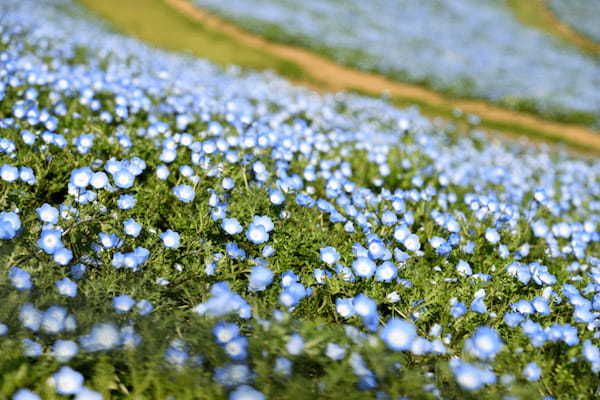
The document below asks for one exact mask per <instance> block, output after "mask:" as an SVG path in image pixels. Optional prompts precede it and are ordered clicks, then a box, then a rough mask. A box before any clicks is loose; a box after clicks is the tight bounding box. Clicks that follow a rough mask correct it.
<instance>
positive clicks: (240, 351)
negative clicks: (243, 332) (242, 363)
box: [224, 336, 248, 360]
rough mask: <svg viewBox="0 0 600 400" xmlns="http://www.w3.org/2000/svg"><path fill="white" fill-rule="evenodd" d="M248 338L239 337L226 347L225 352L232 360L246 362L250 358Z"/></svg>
mask: <svg viewBox="0 0 600 400" xmlns="http://www.w3.org/2000/svg"><path fill="white" fill-rule="evenodd" d="M247 347H248V338H246V337H243V336H238V337H236V338H233V339H231V340H230V341H228V342H227V343H226V344H225V345H224V349H225V352H226V353H227V355H228V356H229V358H231V359H232V360H244V359H246V357H248V350H247Z"/></svg>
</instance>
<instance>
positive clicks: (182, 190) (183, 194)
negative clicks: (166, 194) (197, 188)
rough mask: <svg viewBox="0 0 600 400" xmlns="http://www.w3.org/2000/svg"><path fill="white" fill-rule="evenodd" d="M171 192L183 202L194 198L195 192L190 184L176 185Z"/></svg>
mask: <svg viewBox="0 0 600 400" xmlns="http://www.w3.org/2000/svg"><path fill="white" fill-rule="evenodd" d="M173 194H174V195H175V197H177V198H178V199H179V200H181V201H183V202H184V203H189V202H191V201H193V200H194V198H195V197H196V193H194V188H193V187H191V186H190V185H184V184H182V185H177V186H175V187H174V188H173Z"/></svg>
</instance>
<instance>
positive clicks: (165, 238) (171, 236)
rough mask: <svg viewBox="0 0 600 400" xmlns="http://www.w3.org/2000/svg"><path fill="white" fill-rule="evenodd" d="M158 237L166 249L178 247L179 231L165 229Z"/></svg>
mask: <svg viewBox="0 0 600 400" xmlns="http://www.w3.org/2000/svg"><path fill="white" fill-rule="evenodd" d="M160 238H161V239H162V242H163V245H164V246H165V247H166V248H167V249H176V248H178V247H179V240H180V238H179V233H177V232H174V231H172V230H170V229H167V230H166V231H165V232H163V233H161V235H160Z"/></svg>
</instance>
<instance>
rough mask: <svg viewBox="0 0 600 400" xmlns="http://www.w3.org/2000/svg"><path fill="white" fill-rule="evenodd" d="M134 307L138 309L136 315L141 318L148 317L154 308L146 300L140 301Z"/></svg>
mask: <svg viewBox="0 0 600 400" xmlns="http://www.w3.org/2000/svg"><path fill="white" fill-rule="evenodd" d="M135 307H136V308H137V309H138V313H139V314H140V315H141V316H145V315H148V314H150V313H151V312H152V310H154V306H153V305H152V303H150V302H149V301H148V300H140V301H138V302H137V303H136V304H135Z"/></svg>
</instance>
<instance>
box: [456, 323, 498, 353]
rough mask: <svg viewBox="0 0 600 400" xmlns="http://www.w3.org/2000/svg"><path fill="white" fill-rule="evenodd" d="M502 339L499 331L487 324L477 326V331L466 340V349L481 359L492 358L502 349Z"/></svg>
mask: <svg viewBox="0 0 600 400" xmlns="http://www.w3.org/2000/svg"><path fill="white" fill-rule="evenodd" d="M502 345H503V343H502V340H501V339H500V336H499V335H498V333H497V332H496V331H495V330H494V329H492V328H490V327H487V326H481V327H479V328H477V330H476V331H475V333H474V334H473V335H472V336H471V337H470V338H469V339H467V340H466V341H465V349H466V350H467V351H469V352H470V353H471V354H473V355H474V356H475V357H477V358H480V359H484V360H486V359H491V358H494V357H495V356H496V354H498V352H499V351H500V350H501V349H502Z"/></svg>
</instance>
